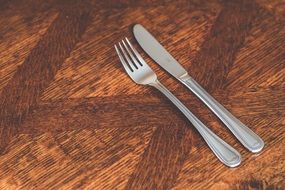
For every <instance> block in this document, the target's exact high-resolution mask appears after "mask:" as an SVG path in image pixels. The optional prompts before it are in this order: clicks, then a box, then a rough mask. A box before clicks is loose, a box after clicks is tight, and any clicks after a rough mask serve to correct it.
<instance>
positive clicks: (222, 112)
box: [180, 74, 264, 153]
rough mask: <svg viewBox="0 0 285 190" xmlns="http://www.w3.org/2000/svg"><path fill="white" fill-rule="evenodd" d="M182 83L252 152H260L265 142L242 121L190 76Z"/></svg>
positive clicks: (185, 77)
mask: <svg viewBox="0 0 285 190" xmlns="http://www.w3.org/2000/svg"><path fill="white" fill-rule="evenodd" d="M180 81H181V82H182V83H183V84H184V85H185V86H187V88H189V89H190V90H191V91H192V92H193V93H194V94H195V95H196V96H197V97H198V98H199V99H200V100H202V102H204V103H205V104H206V105H207V106H208V107H209V108H210V109H211V110H212V111H213V112H214V113H215V114H216V116H217V117H218V118H220V120H221V121H222V122H223V123H224V124H225V125H226V126H227V127H228V128H229V130H230V131H231V132H232V133H233V134H234V135H235V136H236V138H237V139H238V140H239V141H240V142H241V143H242V144H243V145H244V146H245V147H246V148H247V149H248V150H250V151H251V152H254V153H256V152H259V151H261V150H262V148H263V147H264V142H263V140H262V139H261V138H260V137H259V136H258V135H257V134H255V133H254V132H253V131H252V130H250V129H249V128H248V127H247V126H246V125H244V124H243V123H242V122H241V121H240V120H238V119H237V118H236V117H235V116H233V115H232V114H231V113H230V112H229V111H228V110H226V108H224V107H223V106H222V105H221V104H220V103H219V102H218V101H217V100H215V99H214V98H213V97H212V96H211V95H210V94H208V93H207V92H206V90H205V89H203V88H202V87H201V86H200V85H199V84H198V83H197V82H196V81H195V80H194V79H193V78H192V77H190V76H189V75H188V74H187V75H185V76H183V77H182V78H181V79H180Z"/></svg>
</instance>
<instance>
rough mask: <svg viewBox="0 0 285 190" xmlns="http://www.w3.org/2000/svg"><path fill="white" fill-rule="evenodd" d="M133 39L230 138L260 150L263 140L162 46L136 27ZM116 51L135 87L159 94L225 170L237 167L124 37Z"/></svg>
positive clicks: (230, 152) (233, 156)
mask: <svg viewBox="0 0 285 190" xmlns="http://www.w3.org/2000/svg"><path fill="white" fill-rule="evenodd" d="M133 32H134V36H135V38H136V40H137V41H138V43H139V44H140V46H141V47H142V48H143V49H144V51H145V52H146V53H147V54H148V55H149V56H150V57H151V58H152V59H153V60H154V61H155V62H156V63H158V64H159V65H160V66H161V67H162V68H164V69H165V70H166V71H167V72H169V73H170V74H171V75H172V76H174V77H175V78H176V79H177V80H179V81H180V82H181V83H182V84H184V85H185V86H186V87H187V88H188V89H190V90H191V91H192V92H193V93H194V94H195V95H196V96H197V97H198V98H199V99H200V100H201V101H202V102H203V103H205V104H206V105H207V106H208V108H210V110H212V112H213V113H214V114H216V116H217V117H218V118H219V119H220V120H221V121H222V122H223V123H224V124H225V126H227V127H228V129H229V130H230V131H231V132H232V133H233V134H234V136H235V137H236V138H237V139H238V140H239V141H240V142H241V143H242V144H243V145H244V146H245V147H246V148H247V149H248V150H250V151H251V152H254V153H256V152H259V151H261V150H262V149H263V147H264V142H263V140H262V139H261V138H260V137H259V136H258V135H257V134H255V133H254V132H253V131H252V130H250V129H249V128H248V127H247V126H246V125H244V124H243V123H242V122H241V121H240V120H238V119H237V118H236V117H235V116H233V115H232V114H231V113H230V112H229V111H228V110H227V109H226V108H224V107H223V106H222V105H221V104H220V103H219V102H218V101H217V100H215V99H214V98H213V97H212V96H211V95H210V94H208V93H207V92H206V90H205V89H203V88H202V87H201V86H200V85H199V84H198V83H197V82H196V81H195V80H194V79H193V78H192V77H190V76H189V74H188V72H187V71H186V70H185V69H184V68H183V67H182V66H181V65H180V64H179V63H178V62H177V61H176V60H175V59H174V58H173V57H172V56H171V55H170V53H168V52H167V50H166V49H164V47H162V45H161V44H160V43H159V42H158V41H157V40H156V39H155V38H154V37H153V36H152V35H151V34H150V33H149V32H148V31H147V30H146V29H145V28H144V27H143V26H142V25H140V24H136V25H135V26H134V28H133ZM115 49H116V52H117V54H118V56H119V59H120V61H121V63H122V64H123V66H124V68H125V70H126V72H127V73H128V75H129V76H130V78H131V79H132V80H133V81H134V82H136V83H137V84H142V85H150V86H153V87H155V88H156V89H158V90H159V91H160V92H161V93H163V94H164V95H165V96H166V97H167V98H168V99H169V100H170V101H171V102H172V103H173V104H174V105H175V106H176V107H177V108H178V109H179V110H180V111H181V112H182V113H183V114H184V115H185V116H186V117H187V119H188V120H189V121H190V122H191V123H192V124H193V126H194V127H195V128H196V129H197V131H198V132H199V133H200V135H201V136H202V137H203V139H204V140H205V141H206V143H207V144H208V145H209V147H210V149H211V150H212V151H213V153H214V154H215V155H216V156H217V157H218V159H219V160H220V161H221V162H222V163H224V164H225V165H227V166H229V167H235V166H238V165H239V164H240V163H241V156H240V154H239V152H237V151H236V150H235V149H234V148H233V147H231V146H230V145H228V144H227V143H226V142H225V141H223V140H222V139H221V138H219V137H218V136H217V135H216V134H214V133H213V132H212V131H211V130H210V129H209V128H207V127H206V126H205V125H204V124H203V123H202V122H201V121H200V120H199V119H198V118H197V117H196V116H195V115H194V114H193V113H192V112H190V111H189V110H188V109H187V108H186V107H185V106H184V105H183V103H182V102H180V100H178V99H177V98H176V97H175V96H174V95H173V94H172V93H171V92H170V91H169V90H168V89H167V88H166V87H165V86H164V85H162V84H161V83H160V82H159V80H158V79H157V76H156V74H155V73H154V72H153V70H152V69H151V68H150V67H149V66H148V65H147V63H146V62H145V61H144V60H143V58H142V57H141V56H140V54H139V53H138V52H137V51H136V49H135V48H134V47H133V46H132V45H131V43H130V42H129V40H128V39H127V38H125V40H122V41H121V42H119V43H118V45H115Z"/></svg>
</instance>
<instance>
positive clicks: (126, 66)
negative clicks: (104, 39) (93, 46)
mask: <svg viewBox="0 0 285 190" xmlns="http://www.w3.org/2000/svg"><path fill="white" fill-rule="evenodd" d="M115 49H116V52H117V54H118V56H119V59H120V61H121V63H122V64H123V66H124V68H125V70H126V71H127V72H129V71H131V72H133V71H132V69H131V68H130V67H129V66H128V64H127V63H126V61H125V60H124V58H123V55H122V54H121V52H120V51H119V48H118V47H117V46H116V45H115Z"/></svg>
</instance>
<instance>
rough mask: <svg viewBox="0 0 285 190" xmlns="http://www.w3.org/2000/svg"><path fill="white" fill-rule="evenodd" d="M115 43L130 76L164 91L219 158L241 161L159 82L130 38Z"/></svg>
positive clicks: (231, 163) (233, 164)
mask: <svg viewBox="0 0 285 190" xmlns="http://www.w3.org/2000/svg"><path fill="white" fill-rule="evenodd" d="M118 45H119V47H118V46H117V45H115V49H116V52H117V54H118V56H119V59H120V61H121V63H122V64H123V66H124V68H125V70H126V72H127V73H128V75H129V76H130V78H131V79H132V80H133V81H134V82H135V83H137V84H142V85H150V86H153V87H155V88H156V89H158V90H159V91H160V92H161V93H163V94H164V95H165V96H166V97H167V98H168V99H169V100H170V101H171V102H172V103H173V104H174V105H175V106H176V107H177V108H178V109H179V110H180V111H181V112H182V113H183V114H184V115H185V116H186V117H187V119H188V120H189V121H190V122H191V123H192V124H193V126H194V127H195V128H196V129H197V131H198V132H199V133H200V135H201V136H202V137H203V139H204V140H205V141H206V143H207V144H208V146H209V147H210V149H211V150H212V151H213V153H214V154H215V155H216V156H217V157H218V159H219V160H220V161H221V162H222V163H223V164H225V165H227V166H229V167H236V166H238V165H239V164H240V163H241V156H240V154H239V152H237V151H236V150H235V149H234V148H233V147H231V146H230V145H229V144H227V143H226V142H225V141H223V140H222V139H221V138H219V137H218V136H217V135H215V134H214V133H213V132H212V131H211V130H210V129H209V128H207V127H206V126H205V125H204V124H203V123H202V122H201V121H200V120H199V119H198V118H197V117H196V116H195V115H194V114H193V113H192V112H190V111H189V110H188V109H187V108H186V107H185V106H184V105H183V103H182V102H180V100H178V99H177V98H176V97H175V96H174V95H173V94H172V93H171V92H170V91H169V90H168V89H167V88H166V87H165V86H164V85H163V84H161V83H160V82H159V80H158V79H157V76H156V74H155V73H154V71H153V70H152V69H151V68H150V67H149V66H148V65H147V63H146V62H145V61H144V60H143V58H142V57H141V56H140V54H139V53H138V52H137V50H136V49H135V48H134V47H133V46H132V45H131V43H130V41H129V40H128V38H125V40H122V41H121V42H119V44H118Z"/></svg>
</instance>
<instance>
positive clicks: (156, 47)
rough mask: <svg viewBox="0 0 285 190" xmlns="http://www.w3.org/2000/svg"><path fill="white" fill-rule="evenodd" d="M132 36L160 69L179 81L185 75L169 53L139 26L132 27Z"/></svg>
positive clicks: (185, 72) (184, 71) (183, 70)
mask: <svg viewBox="0 0 285 190" xmlns="http://www.w3.org/2000/svg"><path fill="white" fill-rule="evenodd" d="M134 35H135V38H136V40H137V41H138V42H139V44H140V45H141V47H142V48H143V50H144V51H145V52H146V53H147V54H148V55H149V56H150V57H151V58H152V59H153V60H154V61H155V62H157V63H158V64H159V65H160V66H161V67H162V68H164V69H165V70H166V71H167V72H169V73H170V74H171V75H173V76H174V77H175V78H177V79H179V80H180V78H181V77H183V76H185V75H187V74H188V73H187V71H186V70H185V69H184V68H183V67H182V66H181V65H180V64H179V63H178V61H176V59H174V58H173V57H172V56H171V55H170V53H168V52H167V50H166V49H164V47H163V46H162V45H161V44H160V43H159V42H158V41H157V40H156V39H155V38H154V37H153V36H152V35H151V34H150V33H149V32H148V31H147V30H146V29H145V28H144V27H143V26H142V25H140V24H136V25H135V26H134Z"/></svg>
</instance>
